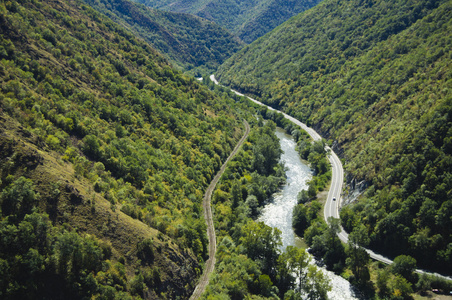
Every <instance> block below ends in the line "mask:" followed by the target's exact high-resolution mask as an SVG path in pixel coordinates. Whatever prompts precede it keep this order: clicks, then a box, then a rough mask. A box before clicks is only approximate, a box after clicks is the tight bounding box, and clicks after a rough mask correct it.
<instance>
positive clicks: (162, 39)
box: [85, 0, 242, 75]
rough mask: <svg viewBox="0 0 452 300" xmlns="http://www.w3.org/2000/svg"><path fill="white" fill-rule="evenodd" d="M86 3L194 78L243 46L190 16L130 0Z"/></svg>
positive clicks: (221, 29)
mask: <svg viewBox="0 0 452 300" xmlns="http://www.w3.org/2000/svg"><path fill="white" fill-rule="evenodd" d="M85 2H86V3H88V4H89V5H91V6H92V7H94V8H95V9H97V10H99V11H100V12H102V13H104V14H105V15H107V16H108V17H109V18H111V19H112V20H113V21H115V22H117V23H119V24H121V25H123V26H125V27H127V28H129V29H130V30H131V31H133V32H134V33H135V34H136V35H138V36H140V37H141V38H143V39H144V40H145V41H147V42H148V43H149V44H150V45H151V46H152V47H153V48H155V49H156V50H158V51H159V52H160V53H161V54H163V55H164V56H165V57H167V58H168V59H169V60H170V61H171V62H172V63H173V64H175V65H176V66H178V67H179V68H183V69H184V70H186V71H189V70H191V71H190V73H192V74H195V73H196V74H195V75H197V73H198V72H212V71H214V70H216V69H217V68H218V66H219V65H220V64H222V63H223V62H224V61H225V60H226V59H227V58H229V57H230V56H231V55H232V54H233V53H235V52H236V51H237V50H239V49H240V48H241V47H242V43H241V42H240V41H239V39H238V38H236V37H234V36H232V35H231V34H230V33H229V32H228V31H226V30H225V29H223V28H221V27H220V26H219V25H217V24H215V23H213V22H211V21H207V20H205V19H201V18H199V17H196V16H193V15H189V14H182V13H172V12H165V11H159V10H156V9H151V8H146V7H145V6H143V5H141V4H138V3H135V2H132V1H129V0H85ZM193 69H194V70H193Z"/></svg>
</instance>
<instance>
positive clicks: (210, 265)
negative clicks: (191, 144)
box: [190, 120, 250, 300]
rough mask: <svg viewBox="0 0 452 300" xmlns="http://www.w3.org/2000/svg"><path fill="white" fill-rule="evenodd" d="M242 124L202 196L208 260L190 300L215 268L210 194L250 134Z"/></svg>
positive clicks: (201, 288) (195, 295)
mask: <svg viewBox="0 0 452 300" xmlns="http://www.w3.org/2000/svg"><path fill="white" fill-rule="evenodd" d="M243 124H244V125H245V133H244V134H243V136H242V138H241V139H240V141H239V142H238V143H237V145H236V146H235V148H234V150H232V152H231V154H229V157H228V158H227V159H226V161H225V162H224V163H223V165H222V166H221V168H220V170H219V171H218V173H217V175H215V177H214V179H213V180H212V181H211V182H210V185H209V187H208V188H207V190H206V193H205V194H204V199H203V201H202V206H203V210H204V219H205V220H206V223H207V237H208V239H209V249H208V252H209V259H208V260H207V261H206V265H205V268H204V273H203V274H202V276H201V278H200V279H199V282H198V285H197V286H196V288H195V290H194V291H193V294H192V295H191V297H190V299H191V300H192V299H193V300H194V299H198V298H199V297H200V296H201V294H202V293H203V292H204V290H205V289H206V287H207V284H208V283H209V276H210V274H211V273H212V272H213V270H214V267H215V253H216V251H217V238H216V236H215V227H214V225H213V218H212V208H211V206H210V200H211V198H212V193H213V191H214V189H215V186H216V185H217V183H218V181H219V180H220V177H221V175H223V173H224V170H226V165H227V163H228V162H229V161H230V160H231V159H232V158H233V157H234V156H235V155H236V154H237V152H238V150H239V148H240V146H242V144H243V142H245V140H246V138H247V137H248V134H249V133H250V125H249V124H248V122H247V121H245V120H244V121H243Z"/></svg>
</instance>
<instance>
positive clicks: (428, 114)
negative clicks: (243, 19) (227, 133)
mask: <svg viewBox="0 0 452 300" xmlns="http://www.w3.org/2000/svg"><path fill="white" fill-rule="evenodd" d="M451 20H452V18H451V4H450V2H448V1H425V0H413V1H402V2H401V1H389V2H388V1H385V2H382V1H380V2H362V1H324V2H322V3H320V4H319V5H318V6H316V7H315V8H313V9H312V10H310V11H307V12H305V13H302V14H300V15H298V16H296V17H294V18H292V19H291V20H289V21H288V22H286V23H285V24H283V25H282V26H280V27H278V28H277V29H275V30H274V31H273V32H271V33H270V34H269V35H268V36H266V39H261V40H258V41H256V42H255V43H253V44H252V45H249V46H248V47H246V48H244V49H243V50H242V51H240V52H239V53H237V54H236V55H234V56H233V57H231V59H229V60H228V61H227V62H226V63H225V64H223V65H222V67H221V68H220V70H219V72H218V73H217V77H219V78H220V81H221V82H222V83H223V84H227V85H230V86H233V87H235V88H237V89H238V90H240V91H242V92H246V93H250V94H254V95H255V96H256V97H257V98H258V99H261V100H262V101H264V102H266V103H268V104H271V105H273V106H275V107H278V108H281V109H283V110H285V112H287V113H289V114H291V115H292V116H294V117H297V118H298V119H300V120H302V121H305V122H306V123H307V124H308V125H311V126H313V127H314V128H316V129H317V130H318V131H320V133H322V135H323V136H325V137H326V138H328V139H329V140H330V141H331V142H332V143H334V145H335V147H337V149H338V150H340V153H341V154H342V155H343V158H344V161H345V162H346V166H345V168H346V171H348V172H349V173H350V174H351V176H350V178H353V177H355V178H356V180H358V181H361V180H365V181H367V183H368V184H369V186H371V191H372V193H366V194H365V195H364V196H363V197H361V198H362V199H360V201H357V202H355V203H354V204H353V205H352V207H351V208H350V209H345V210H343V212H342V216H343V218H344V226H345V228H347V230H349V231H351V230H352V228H353V227H355V226H359V225H360V224H361V223H362V224H363V225H365V226H366V228H367V232H368V236H369V237H370V239H371V240H370V246H371V247H373V248H376V249H378V250H379V251H383V252H385V253H386V254H388V255H391V256H393V257H395V256H397V255H399V254H402V253H406V254H409V255H411V256H413V257H414V258H416V260H417V261H418V263H419V264H420V265H422V267H428V268H435V269H437V270H441V271H443V272H450V270H452V265H451V263H452V262H451V260H450V257H451V256H450V253H451V252H450V249H451V247H450V245H451V242H452V241H451V236H452V235H451V231H450V228H452V227H451V224H450V209H449V208H450V207H451V205H450V193H451V189H452V183H451V180H450V178H451V171H450V170H451V166H452V164H451V162H452V159H451V148H450V141H451V134H452V131H451V130H450V128H451V127H452V123H451V120H450V116H451V113H450V111H451V109H452V100H451V99H452V98H451V93H450V91H451V87H452V85H451V84H452V81H451V80H452V77H451V74H452V73H451V71H450V70H451V49H452V47H451V45H452V35H451V32H452V21H451ZM320 166H321V165H320Z"/></svg>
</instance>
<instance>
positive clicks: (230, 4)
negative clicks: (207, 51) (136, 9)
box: [136, 0, 320, 43]
mask: <svg viewBox="0 0 452 300" xmlns="http://www.w3.org/2000/svg"><path fill="white" fill-rule="evenodd" d="M136 1H137V2H140V3H143V4H145V5H147V6H149V7H154V8H158V9H162V10H168V11H174V12H184V13H190V14H194V15H197V16H200V17H202V18H206V19H208V20H211V21H214V22H215V23H217V24H219V25H220V26H223V27H224V28H226V29H228V30H229V31H231V32H232V33H233V34H235V35H237V36H238V37H240V38H241V39H242V40H243V41H244V42H246V43H251V42H252V41H254V40H256V39H257V38H259V37H260V36H262V35H264V34H265V33H267V32H269V31H270V30H272V29H273V28H275V27H276V26H278V25H279V24H281V23H283V22H284V21H286V20H288V19H289V18H290V17H292V16H294V15H296V14H298V13H300V12H302V11H305V10H306V9H309V8H311V7H313V6H315V5H316V4H317V3H319V2H320V1H319V0H306V1H294V0H259V1H250V0H241V1H231V0H226V1H212V0H197V1H189V0H181V1H168V0H160V1H149V0H136Z"/></svg>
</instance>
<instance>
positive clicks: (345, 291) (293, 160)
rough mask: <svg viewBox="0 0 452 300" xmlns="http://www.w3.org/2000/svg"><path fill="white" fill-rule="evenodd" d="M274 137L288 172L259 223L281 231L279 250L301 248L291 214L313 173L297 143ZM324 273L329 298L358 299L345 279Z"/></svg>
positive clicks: (281, 135)
mask: <svg viewBox="0 0 452 300" xmlns="http://www.w3.org/2000/svg"><path fill="white" fill-rule="evenodd" d="M276 135H277V137H278V138H279V140H280V144H281V149H282V150H283V151H284V153H283V154H282V155H281V161H282V162H283V163H284V165H285V166H286V169H287V170H286V175H287V181H286V184H285V185H284V186H283V187H282V189H281V190H280V191H278V192H276V193H275V194H273V196H272V199H271V201H270V203H268V204H267V205H265V206H264V208H263V209H262V212H261V215H260V217H259V221H262V222H264V223H265V224H266V225H268V226H271V227H276V228H278V229H279V230H281V233H282V234H281V238H282V243H283V246H282V249H285V248H286V247H287V246H296V247H302V246H303V242H302V241H301V240H300V238H298V237H297V236H296V235H295V232H294V231H293V228H292V212H293V209H294V207H295V206H296V204H297V195H298V192H300V191H301V190H302V189H306V188H307V181H309V179H310V178H311V177H312V172H311V170H310V168H309V167H308V166H307V165H306V164H305V163H303V161H302V160H301V159H300V156H299V155H298V153H297V152H296V150H295V146H296V143H295V141H294V140H293V138H292V136H290V135H288V134H286V133H285V132H284V130H283V129H280V128H278V129H277V131H276ZM323 271H324V272H325V273H326V274H327V276H328V278H329V279H330V281H331V285H332V290H331V291H330V292H329V293H328V297H329V298H330V299H334V300H336V299H337V300H351V299H358V298H357V297H356V296H355V295H354V293H353V291H352V286H351V285H350V283H349V282H348V281H347V280H345V279H344V278H342V277H340V276H337V275H335V274H334V273H333V272H330V271H327V270H325V269H323Z"/></svg>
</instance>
